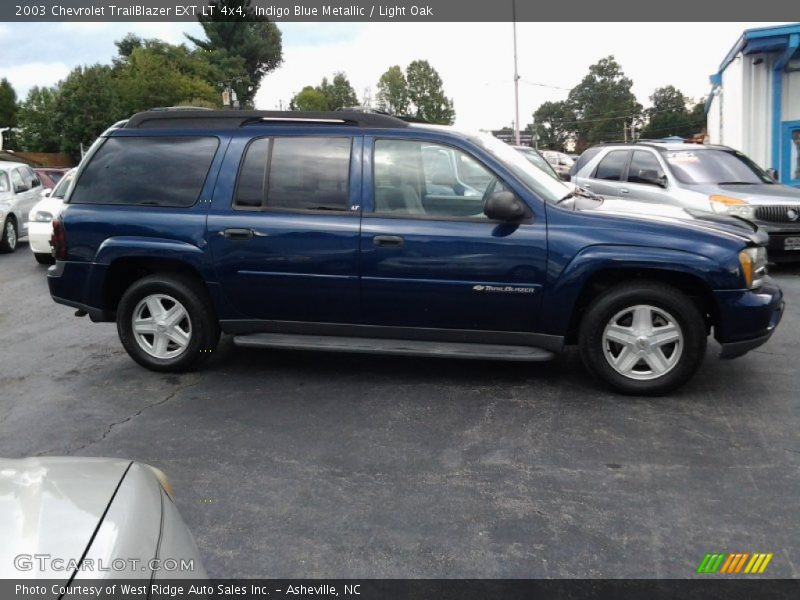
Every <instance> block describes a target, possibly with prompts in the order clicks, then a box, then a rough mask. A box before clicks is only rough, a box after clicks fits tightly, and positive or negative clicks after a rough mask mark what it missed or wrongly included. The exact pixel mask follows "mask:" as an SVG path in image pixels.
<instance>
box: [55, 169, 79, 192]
mask: <svg viewBox="0 0 800 600" xmlns="http://www.w3.org/2000/svg"><path fill="white" fill-rule="evenodd" d="M74 178H75V170H74V169H73V170H72V171H69V172H68V173H67V174H66V175H64V176H63V177H62V178H61V180H60V181H59V182H58V185H56V187H54V188H53V193H52V194H50V197H51V198H63V197H64V196H66V195H67V189H69V184H70V182H71V181H72V180H73V179H74Z"/></svg>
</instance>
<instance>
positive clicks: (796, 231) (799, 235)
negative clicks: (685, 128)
mask: <svg viewBox="0 0 800 600" xmlns="http://www.w3.org/2000/svg"><path fill="white" fill-rule="evenodd" d="M585 154H589V155H590V156H589V158H588V159H587V160H586V161H585V162H583V164H582V165H580V166H579V167H578V168H577V169H576V172H575V176H574V177H573V181H575V183H577V184H578V185H580V186H583V187H585V188H587V189H590V190H592V191H593V192H595V193H597V194H600V195H603V194H611V195H615V196H626V197H629V198H632V199H635V200H641V201H644V202H654V203H660V204H672V205H675V206H680V207H683V208H686V209H690V210H703V211H711V212H714V213H717V214H725V215H733V216H736V217H741V218H743V219H747V220H749V221H752V222H754V223H756V224H758V225H759V226H761V227H763V228H764V229H765V230H766V231H767V232H768V233H769V254H770V258H771V259H773V260H776V261H782V260H792V259H794V260H800V189H797V188H793V187H791V186H788V185H783V184H781V183H778V182H777V181H775V179H774V178H773V177H771V176H770V175H769V174H768V173H767V172H765V171H764V170H762V169H761V168H760V167H759V166H758V165H756V164H755V163H754V162H753V161H752V160H750V159H749V158H748V157H747V156H745V155H744V154H742V153H741V152H738V151H737V150H734V149H733V148H728V147H727V146H711V145H700V144H684V143H672V142H636V143H628V144H604V145H600V146H594V147H593V148H590V149H589V150H587V151H586V153H585ZM582 159H583V157H582ZM579 162H581V161H579Z"/></svg>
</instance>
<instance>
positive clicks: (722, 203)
mask: <svg viewBox="0 0 800 600" xmlns="http://www.w3.org/2000/svg"><path fill="white" fill-rule="evenodd" d="M708 199H709V200H710V201H711V210H713V211H714V212H715V213H720V214H723V215H734V216H736V217H742V218H743V219H749V220H752V219H754V218H755V216H756V211H755V209H754V208H753V207H752V206H750V205H749V204H748V203H747V202H745V201H744V200H741V199H739V198H731V197H730V196H719V195H713V196H709V197H708Z"/></svg>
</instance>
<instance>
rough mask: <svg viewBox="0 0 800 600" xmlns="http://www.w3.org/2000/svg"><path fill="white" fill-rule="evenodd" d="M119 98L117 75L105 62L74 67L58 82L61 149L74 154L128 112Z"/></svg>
mask: <svg viewBox="0 0 800 600" xmlns="http://www.w3.org/2000/svg"><path fill="white" fill-rule="evenodd" d="M122 105H123V103H122V101H121V99H120V94H119V85H118V81H117V78H116V76H115V73H114V69H112V68H111V67H110V66H108V65H93V66H90V67H77V68H75V69H73V70H72V72H71V73H70V74H69V75H67V77H66V79H65V80H64V81H63V82H61V85H60V88H59V93H58V95H57V97H56V110H55V113H56V118H57V121H56V122H57V123H58V127H59V129H60V130H61V133H62V139H61V150H62V151H63V152H69V153H70V154H72V155H73V156H75V157H79V156H80V147H81V144H83V146H84V147H87V146H89V145H90V144H91V143H92V142H94V140H95V139H96V138H97V136H98V135H99V134H101V133H102V132H103V131H105V129H107V128H108V127H109V126H110V125H112V124H113V123H114V122H116V121H119V120H120V119H123V118H125V117H127V116H129V115H128V113H126V112H125V109H124V108H123V106H122Z"/></svg>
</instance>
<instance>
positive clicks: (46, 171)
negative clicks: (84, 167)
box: [33, 167, 69, 193]
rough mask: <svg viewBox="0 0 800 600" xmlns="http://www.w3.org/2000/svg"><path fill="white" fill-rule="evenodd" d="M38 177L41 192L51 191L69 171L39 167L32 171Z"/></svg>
mask: <svg viewBox="0 0 800 600" xmlns="http://www.w3.org/2000/svg"><path fill="white" fill-rule="evenodd" d="M33 171H34V173H36V174H37V175H38V176H39V180H40V181H41V182H42V192H43V193H44V191H45V190H52V189H54V188H55V187H56V185H58V182H59V181H61V178H62V177H64V175H65V174H66V173H67V171H69V169H62V168H55V167H41V168H37V169H34V170H33Z"/></svg>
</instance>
